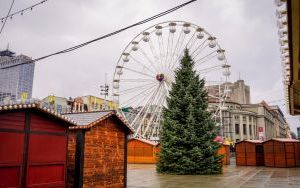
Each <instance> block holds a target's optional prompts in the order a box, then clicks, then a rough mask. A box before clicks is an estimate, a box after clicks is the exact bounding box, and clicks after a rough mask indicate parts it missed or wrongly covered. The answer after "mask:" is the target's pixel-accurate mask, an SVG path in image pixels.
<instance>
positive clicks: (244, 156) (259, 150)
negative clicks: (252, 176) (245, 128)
mask: <svg viewBox="0 0 300 188" xmlns="http://www.w3.org/2000/svg"><path fill="white" fill-rule="evenodd" d="M235 151H236V165H241V166H263V165H264V153H263V145H262V141H261V140H243V141H240V142H238V143H236V144H235Z"/></svg>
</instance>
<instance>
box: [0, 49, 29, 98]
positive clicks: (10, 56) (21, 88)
mask: <svg viewBox="0 0 300 188" xmlns="http://www.w3.org/2000/svg"><path fill="white" fill-rule="evenodd" d="M30 61H32V59H31V58H30V57H28V56H25V55H18V56H15V53H14V52H12V51H10V50H4V51H0V104H1V103H10V102H12V103H14V102H18V101H21V99H22V100H26V99H30V98H31V95H32V84H33V75H34V63H25V62H30ZM24 63H25V64H24Z"/></svg>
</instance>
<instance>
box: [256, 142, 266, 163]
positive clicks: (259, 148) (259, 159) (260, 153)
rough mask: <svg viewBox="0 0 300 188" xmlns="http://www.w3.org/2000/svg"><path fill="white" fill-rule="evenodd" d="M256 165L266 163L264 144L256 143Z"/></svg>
mask: <svg viewBox="0 0 300 188" xmlns="http://www.w3.org/2000/svg"><path fill="white" fill-rule="evenodd" d="M255 147H256V148H255V150H256V165H258V166H263V165H264V147H263V145H258V144H257V145H256V146H255Z"/></svg>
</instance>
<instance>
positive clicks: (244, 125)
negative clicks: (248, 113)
mask: <svg viewBox="0 0 300 188" xmlns="http://www.w3.org/2000/svg"><path fill="white" fill-rule="evenodd" d="M243 134H244V135H246V134H247V133H246V124H243Z"/></svg>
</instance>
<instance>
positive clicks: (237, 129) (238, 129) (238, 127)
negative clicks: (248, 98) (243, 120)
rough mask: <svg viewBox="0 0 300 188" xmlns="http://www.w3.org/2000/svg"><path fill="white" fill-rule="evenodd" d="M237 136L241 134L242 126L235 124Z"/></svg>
mask: <svg viewBox="0 0 300 188" xmlns="http://www.w3.org/2000/svg"><path fill="white" fill-rule="evenodd" d="M235 134H240V125H239V124H235Z"/></svg>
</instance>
